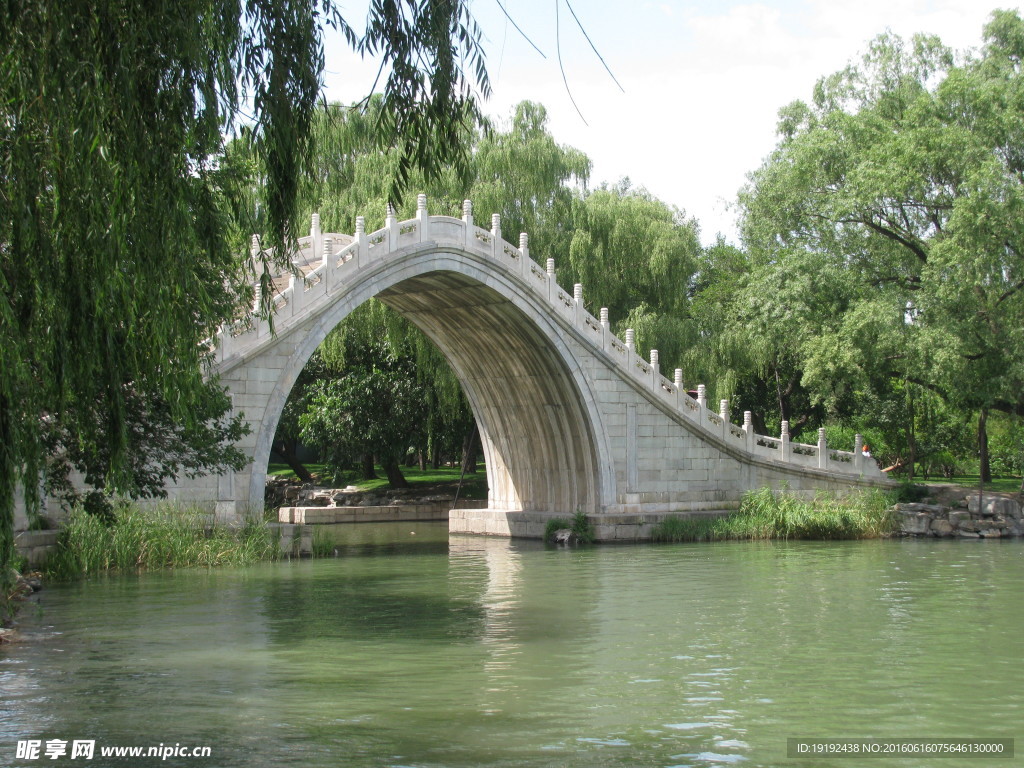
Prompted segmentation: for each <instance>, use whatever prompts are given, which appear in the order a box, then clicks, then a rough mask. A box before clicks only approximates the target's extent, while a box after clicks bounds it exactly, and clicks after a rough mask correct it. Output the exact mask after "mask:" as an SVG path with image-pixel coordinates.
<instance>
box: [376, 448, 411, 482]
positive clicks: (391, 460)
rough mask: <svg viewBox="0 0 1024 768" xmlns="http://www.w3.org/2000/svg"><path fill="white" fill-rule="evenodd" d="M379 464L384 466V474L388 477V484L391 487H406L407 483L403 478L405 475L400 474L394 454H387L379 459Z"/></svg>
mask: <svg viewBox="0 0 1024 768" xmlns="http://www.w3.org/2000/svg"><path fill="white" fill-rule="evenodd" d="M381 466H382V467H383V468H384V474H385V475H387V477H388V484H389V485H390V486H391V487H392V488H408V487H409V483H408V481H407V480H406V479H405V475H403V474H402V468H401V467H400V466H399V465H398V459H396V458H395V457H394V456H389V457H387V458H386V459H384V460H382V461H381Z"/></svg>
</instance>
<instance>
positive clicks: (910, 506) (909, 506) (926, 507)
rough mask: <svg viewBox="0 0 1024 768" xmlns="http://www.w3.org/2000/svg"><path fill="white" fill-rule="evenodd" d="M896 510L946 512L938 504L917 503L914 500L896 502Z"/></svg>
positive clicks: (933, 513)
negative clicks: (901, 502)
mask: <svg viewBox="0 0 1024 768" xmlns="http://www.w3.org/2000/svg"><path fill="white" fill-rule="evenodd" d="M896 510H897V511H899V512H925V513H927V514H930V515H940V514H941V515H944V514H945V513H946V508H945V507H942V506H939V505H938V504H919V503H916V502H914V503H909V502H908V503H903V504H897V505H896Z"/></svg>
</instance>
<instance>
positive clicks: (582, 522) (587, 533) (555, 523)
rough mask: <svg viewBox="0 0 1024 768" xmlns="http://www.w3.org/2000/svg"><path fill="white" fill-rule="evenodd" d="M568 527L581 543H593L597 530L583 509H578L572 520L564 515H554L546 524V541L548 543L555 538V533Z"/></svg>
mask: <svg viewBox="0 0 1024 768" xmlns="http://www.w3.org/2000/svg"><path fill="white" fill-rule="evenodd" d="M566 528H568V529H569V530H570V531H572V532H573V534H574V535H575V536H576V540H577V541H578V542H580V543H581V544H593V543H594V537H595V535H596V532H595V531H594V526H593V525H591V524H590V521H589V520H587V516H586V514H584V513H583V510H581V509H577V510H576V514H574V515H573V516H572V520H566V519H565V518H564V517H554V518H552V519H550V520H548V522H547V524H546V525H545V526H544V541H545V542H547V543H548V544H550V543H552V542H553V541H554V540H555V533H556V532H558V531H561V530H564V529H566Z"/></svg>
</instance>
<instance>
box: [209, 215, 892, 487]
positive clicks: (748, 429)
mask: <svg viewBox="0 0 1024 768" xmlns="http://www.w3.org/2000/svg"><path fill="white" fill-rule="evenodd" d="M490 225H491V226H490V229H483V228H481V227H478V226H477V225H476V224H475V222H474V218H473V206H472V203H471V202H470V201H468V200H467V201H465V203H464V204H463V215H462V218H461V219H459V218H454V217H450V216H430V215H428V213H427V204H426V197H425V196H424V195H420V196H419V198H418V200H417V209H416V216H415V218H412V219H408V220H406V221H398V220H397V219H396V218H395V214H394V210H393V209H392V208H391V207H390V206H389V207H388V210H387V216H386V219H385V224H384V227H383V228H381V229H379V230H376V231H374V232H370V233H367V232H366V231H365V221H364V219H363V217H358V218H357V219H356V231H355V234H354V235H352V236H350V235H345V234H339V233H323V232H321V231H320V219H319V216H318V215H317V214H314V215H313V221H312V226H311V232H310V235H309V236H308V237H302V238H299V240H298V243H297V247H296V252H295V253H294V254H293V255H292V256H291V258H290V261H291V262H292V263H293V264H298V263H305V264H316V266H315V268H314V269H312V270H311V271H310V272H308V273H307V274H306V275H305V276H304V277H300V276H298V275H296V274H293V275H292V276H291V277H290V279H289V283H288V286H287V287H286V288H285V289H284V290H282V291H281V292H280V293H278V294H277V295H276V296H274V298H273V306H274V318H273V323H274V328H275V329H282V328H287V327H288V326H289V325H290V324H292V323H295V322H297V321H299V320H300V319H301V318H303V317H304V316H305V315H307V314H308V313H312V312H314V311H316V309H317V307H318V306H321V305H322V304H323V303H326V302H330V301H331V297H332V295H335V294H337V293H339V292H340V291H342V290H344V286H345V285H346V282H348V281H350V280H352V279H354V278H355V276H356V274H357V273H362V272H363V271H372V270H374V269H377V268H380V267H381V266H382V265H384V264H386V263H387V260H388V257H389V255H391V254H393V253H395V252H396V251H399V250H403V251H406V252H407V251H408V250H409V249H410V248H412V247H415V246H417V245H422V246H423V247H424V248H425V249H428V248H429V249H430V250H433V251H436V250H437V249H441V248H443V249H452V250H453V251H457V252H459V253H462V254H465V255H468V256H470V257H475V258H479V259H485V260H489V261H490V262H492V263H494V264H498V265H500V266H501V267H502V269H503V270H505V271H506V272H507V274H508V276H510V277H511V278H512V279H513V280H514V281H516V282H517V283H518V284H519V285H520V286H521V287H522V288H524V289H526V290H527V291H529V292H531V293H532V294H534V295H535V296H537V297H540V298H542V299H543V300H544V302H546V304H547V306H548V308H549V310H550V312H551V313H552V314H553V315H555V316H556V317H557V318H558V320H559V322H560V324H561V325H562V326H563V327H565V328H566V329H567V330H571V331H572V332H574V333H575V335H576V337H577V338H578V339H580V340H582V341H584V342H585V343H586V344H587V345H589V347H590V348H591V349H592V350H593V351H596V352H599V353H600V356H601V357H602V358H603V359H604V360H605V362H606V363H607V364H610V365H611V366H613V367H614V368H615V369H617V370H618V372H619V374H620V375H621V376H622V377H623V378H624V379H626V380H628V381H629V382H631V383H632V385H633V387H634V388H635V389H637V390H638V391H641V392H642V393H644V396H645V397H646V398H647V399H648V400H650V401H651V402H653V403H655V404H656V406H657V407H658V408H659V409H660V410H662V411H663V412H665V413H666V414H667V415H669V416H670V417H671V418H673V419H675V420H677V421H680V422H683V423H685V424H686V425H687V426H688V428H689V429H690V430H691V431H693V432H694V433H696V434H698V435H699V436H700V437H701V438H702V439H705V440H707V441H709V442H711V443H713V444H716V445H719V446H721V447H724V448H725V449H727V450H728V451H729V452H731V453H742V454H745V455H747V456H748V457H751V458H754V459H758V460H762V461H765V460H767V461H769V462H780V463H783V464H787V465H794V466H799V467H807V468H813V469H819V470H827V471H828V472H830V473H832V474H838V475H849V476H852V477H860V478H865V477H867V478H870V477H881V476H882V474H881V472H880V471H879V469H878V466H877V464H876V463H875V461H874V460H873V459H871V458H870V457H866V456H864V455H863V454H862V452H861V450H860V448H861V445H862V440H861V438H860V436H859V435H858V436H857V437H856V444H855V450H854V451H852V452H850V451H840V450H834V449H831V448H829V446H828V444H827V441H826V440H825V431H824V429H822V430H820V431H819V437H818V442H817V444H816V445H807V444H802V443H794V442H791V441H790V437H789V426H788V424H787V423H786V422H783V424H782V430H781V435H780V436H779V437H770V436H767V435H758V434H756V433H754V431H753V427H752V424H751V420H750V414H749V412H748V413H746V414H745V415H744V423H743V425H742V426H740V425H736V424H733V423H731V421H730V418H729V413H730V411H729V403H728V401H727V400H722V401H721V402H720V403H719V409H718V410H717V411H715V410H712V409H711V408H709V407H708V406H707V397H706V390H705V387H704V385H699V386H698V387H697V397H696V398H694V397H691V396H690V394H689V393H688V392H687V391H686V390H685V389H684V387H683V372H682V371H681V370H679V369H677V370H675V371H674V375H673V378H672V379H668V378H666V377H665V376H663V375H662V374H661V371H660V361H659V358H658V351H657V350H651V354H650V359H645V358H644V357H643V356H642V355H640V354H638V353H637V351H636V345H635V334H634V332H633V330H632V329H630V330H627V331H626V338H625V340H623V339H620V338H619V337H618V336H616V335H615V334H613V333H612V332H611V329H610V324H609V317H608V310H607V308H601V310H600V312H599V318H597V317H594V316H593V315H592V314H590V312H588V311H587V309H586V307H585V306H584V302H583V296H584V289H583V286H582V285H579V284H577V285H575V286H573V290H572V291H571V292H570V291H566V290H565V289H563V288H562V287H561V286H560V285H559V284H558V282H557V280H556V277H555V262H554V259H547V262H546V264H545V266H543V267H542V266H541V265H540V264H538V263H537V262H535V261H534V260H533V258H532V257H531V256H530V253H529V246H528V237H527V235H526V233H523V234H521V235H520V236H519V245H518V246H515V245H513V244H511V243H509V242H507V241H505V240H504V239H503V238H502V233H501V220H500V217H499V215H498V214H493V215H492V216H491V221H490ZM254 248H258V244H257V243H256V242H255V241H254ZM213 341H214V344H215V361H216V366H217V368H218V369H220V370H226V369H229V368H231V367H233V366H234V365H237V364H240V363H241V362H244V361H245V360H246V359H247V358H248V357H249V356H251V355H253V354H254V353H255V352H256V351H258V350H259V349H261V348H262V347H264V346H266V345H268V344H270V343H272V341H273V333H272V332H271V324H270V322H269V321H268V320H267V319H266V318H261V317H259V316H258V315H257V314H256V313H255V312H253V313H250V314H249V315H248V316H246V317H244V318H241V319H239V320H236V321H234V322H232V323H230V324H226V325H225V326H224V327H222V328H221V330H220V331H219V333H218V334H217V337H216V339H214V340H213Z"/></svg>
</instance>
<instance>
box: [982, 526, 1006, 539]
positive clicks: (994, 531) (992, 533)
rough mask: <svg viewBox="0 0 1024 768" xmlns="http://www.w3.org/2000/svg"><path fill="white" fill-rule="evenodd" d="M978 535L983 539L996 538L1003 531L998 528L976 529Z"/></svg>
mask: <svg viewBox="0 0 1024 768" xmlns="http://www.w3.org/2000/svg"><path fill="white" fill-rule="evenodd" d="M978 535H979V536H981V538H983V539H998V538H999V537H1001V536H1002V535H1003V533H1002V531H1000V530H999V529H998V528H988V529H986V530H984V531H978Z"/></svg>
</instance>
